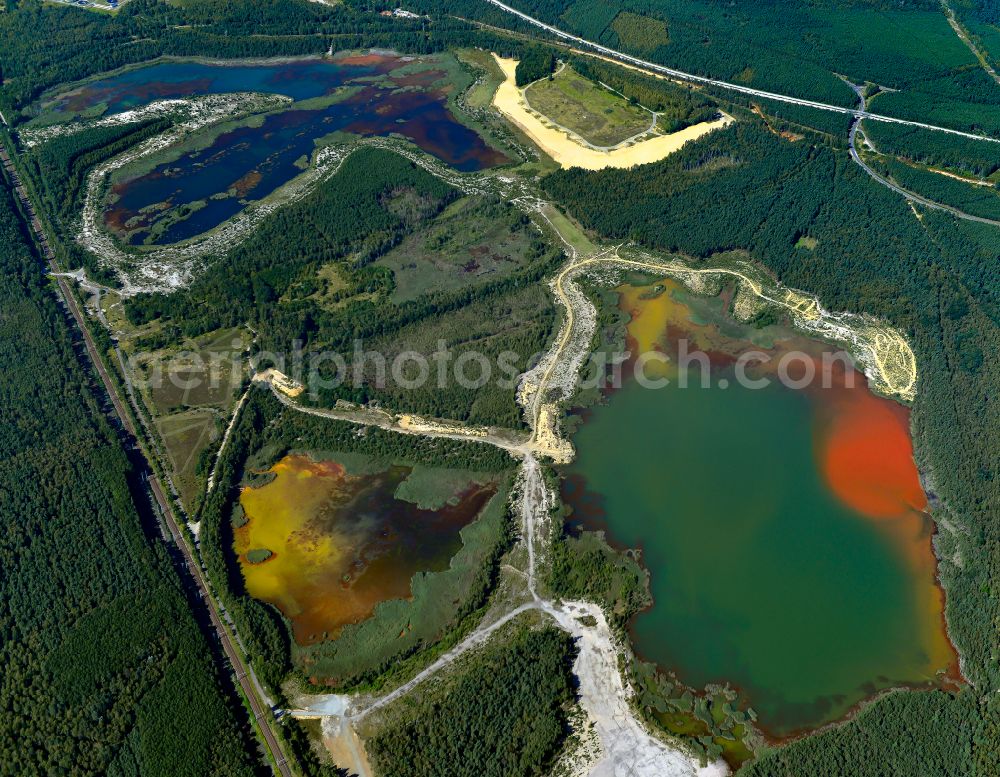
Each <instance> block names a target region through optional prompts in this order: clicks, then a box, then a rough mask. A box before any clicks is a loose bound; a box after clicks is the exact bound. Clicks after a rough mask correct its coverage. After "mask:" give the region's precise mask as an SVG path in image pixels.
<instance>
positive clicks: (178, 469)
mask: <svg viewBox="0 0 1000 777" xmlns="http://www.w3.org/2000/svg"><path fill="white" fill-rule="evenodd" d="M248 337H249V335H248V334H247V332H246V331H245V330H244V329H242V328H231V329H220V330H217V331H215V332H209V333H208V334H205V335H202V336H200V337H198V338H195V339H193V340H187V341H186V342H183V343H182V344H181V345H179V346H177V347H172V348H169V349H164V350H159V351H139V352H135V351H133V352H132V353H131V354H130V356H131V358H132V359H133V363H134V364H135V365H136V367H135V374H134V376H133V379H134V380H135V382H136V384H137V385H138V387H139V390H140V393H141V394H142V396H143V398H144V399H145V404H146V407H147V408H148V409H149V411H150V414H151V415H152V416H153V422H154V423H155V424H156V428H157V430H158V431H159V433H160V438H161V439H162V440H163V444H164V447H165V448H166V454H167V457H168V458H169V459H170V464H171V467H172V469H173V475H174V483H175V484H176V486H177V488H178V490H179V491H180V494H181V499H182V500H183V502H184V504H185V505H186V506H187V507H188V508H189V509H192V508H194V507H195V506H196V505H197V502H198V499H199V498H200V494H201V489H202V486H203V485H204V479H205V477H207V474H208V473H207V472H206V471H205V470H204V465H205V463H206V460H205V459H204V457H203V453H204V452H205V451H206V449H207V448H208V447H209V446H210V445H212V443H214V442H215V441H216V440H218V438H219V435H220V434H221V430H222V428H223V427H224V425H225V423H226V420H227V419H228V416H229V412H230V410H231V408H232V405H233V402H234V400H235V392H236V390H237V389H238V387H239V385H240V383H241V382H242V380H243V378H244V374H245V369H244V367H243V358H242V354H243V350H244V348H246V346H247V345H248V342H249V340H248Z"/></svg>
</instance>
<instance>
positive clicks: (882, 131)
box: [864, 122, 1000, 178]
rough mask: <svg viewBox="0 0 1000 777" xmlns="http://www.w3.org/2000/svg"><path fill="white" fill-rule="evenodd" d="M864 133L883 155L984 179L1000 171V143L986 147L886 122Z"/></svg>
mask: <svg viewBox="0 0 1000 777" xmlns="http://www.w3.org/2000/svg"><path fill="white" fill-rule="evenodd" d="M864 131H865V134H866V135H867V136H868V138H869V140H871V142H872V144H873V145H874V146H875V148H876V149H877V150H878V151H879V152H880V153H882V154H891V155H894V156H898V157H901V158H903V159H908V160H910V161H912V162H919V163H921V164H926V165H932V166H934V167H943V168H950V169H953V170H955V171H957V172H960V173H968V174H970V175H975V176H979V177H980V178H988V177H989V176H991V175H993V173H995V172H996V171H997V170H1000V143H983V142H982V141H978V140H968V139H966V138H962V137H956V136H954V135H946V134H944V133H942V132H932V131H930V130H924V129H920V128H919V127H907V126H905V125H902V124H889V123H886V122H865V124H864Z"/></svg>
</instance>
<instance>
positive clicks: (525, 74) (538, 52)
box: [514, 46, 556, 86]
mask: <svg viewBox="0 0 1000 777" xmlns="http://www.w3.org/2000/svg"><path fill="white" fill-rule="evenodd" d="M555 69H556V58H555V54H553V52H552V50H551V49H548V48H543V47H542V46H532V47H531V48H529V49H528V50H527V51H525V52H524V55H523V56H522V57H521V61H520V62H518V63H517V68H516V69H515V71H514V81H515V83H516V84H517V85H518V86H527V85H528V84H530V83H531V82H533V81H538V80H539V79H542V78H545V77H546V76H550V75H552V73H553V72H554V71H555Z"/></svg>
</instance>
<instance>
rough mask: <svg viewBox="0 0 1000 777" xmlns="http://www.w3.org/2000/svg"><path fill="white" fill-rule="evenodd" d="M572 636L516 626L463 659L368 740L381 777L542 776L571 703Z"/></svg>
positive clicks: (565, 724) (561, 735)
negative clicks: (435, 691) (455, 672)
mask: <svg viewBox="0 0 1000 777" xmlns="http://www.w3.org/2000/svg"><path fill="white" fill-rule="evenodd" d="M572 654H573V647H572V639H571V638H570V636H569V635H568V634H565V633H564V632H561V631H558V630H556V629H551V628H549V629H544V630H537V631H536V630H521V631H519V632H517V633H516V634H515V636H514V637H513V639H511V640H509V641H494V642H491V643H490V644H489V645H488V646H487V647H485V648H483V649H482V650H480V651H477V652H475V653H473V654H472V655H471V656H470V657H469V665H468V666H467V667H463V671H462V674H461V675H460V676H459V678H458V679H457V680H455V681H454V683H453V685H452V687H450V688H449V689H448V691H447V693H444V694H440V695H439V696H437V697H435V698H431V699H428V700H426V701H424V703H423V704H421V705H419V706H418V707H417V708H416V709H413V710H407V711H406V713H404V714H403V715H401V719H399V720H390V721H388V722H387V724H386V725H384V726H383V727H382V730H381V731H379V732H378V733H376V734H375V735H374V736H373V737H371V738H370V739H369V740H368V742H367V746H368V752H369V754H370V757H371V759H372V762H373V765H374V767H375V769H376V770H377V772H378V773H379V774H380V775H383V777H429V776H430V775H440V776H441V777H444V775H449V777H461V776H462V775H469V776H470V777H480V776H481V775H489V776H490V777H492V776H493V775H496V777H500V775H503V777H521V776H522V775H523V776H524V777H528V775H539V774H545V773H546V767H548V766H549V765H550V763H551V760H552V758H553V756H554V755H555V753H556V752H557V749H558V747H559V745H560V743H561V742H562V740H563V738H564V736H565V731H566V728H567V711H568V706H569V705H570V704H571V703H572V701H573V685H572V675H571V671H570V666H571V663H572Z"/></svg>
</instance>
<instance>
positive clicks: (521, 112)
mask: <svg viewBox="0 0 1000 777" xmlns="http://www.w3.org/2000/svg"><path fill="white" fill-rule="evenodd" d="M493 57H494V59H496V62H497V65H499V67H500V69H501V70H503V73H504V76H505V80H504V82H503V83H502V84H500V87H499V88H498V89H497V92H496V94H495V95H494V96H493V106H494V107H495V108H496V109H497V110H499V111H500V112H501V113H502V114H503V115H504V116H505V117H507V119H509V120H510V121H511V122H513V123H514V124H516V125H517V126H518V127H519V128H520V129H521V131H522V132H524V134H526V135H527V136H528V137H529V138H530V139H531V140H532V142H533V143H535V145H537V146H538V147H539V148H540V149H542V150H543V151H544V152H545V153H546V154H548V155H549V156H550V157H552V159H554V160H555V161H556V162H557V163H558V164H559V166H560V167H562V168H564V169H565V168H569V167H582V168H583V169H585V170H603V169H604V168H606V167H616V168H627V167H635V166H636V165H644V164H647V163H649V162H656V161H657V160H660V159H663V158H664V157H665V156H668V155H669V154H672V153H673V152H674V151H676V150H677V149H679V148H680V147H681V146H683V145H684V144H685V143H687V142H688V141H689V140H694V139H696V138H700V137H701V136H702V135H705V134H706V133H708V132H711V131H712V130H716V129H719V128H721V127H725V126H726V125H727V124H729V123H730V122H732V120H733V119H732V117H730V116H726V115H725V114H723V116H722V118H720V119H716V120H714V121H704V122H702V123H700V124H695V125H694V126H692V127H685V128H684V129H682V130H680V131H679V132H672V133H671V134H669V135H658V136H656V137H653V138H650V139H648V140H642V141H639V142H638V143H636V144H635V145H632V146H626V147H623V148H617V149H615V150H613V151H598V150H596V149H592V148H587V147H586V146H582V145H580V144H579V143H578V142H576V141H575V140H573V138H571V137H570V136H569V135H567V134H566V133H565V132H563V131H562V130H560V129H557V128H555V127H553V126H550V125H548V124H546V123H545V122H544V121H542V120H541V119H540V118H538V116H537V115H536V114H534V113H532V112H531V111H530V110H529V109H528V104H527V101H526V100H525V99H524V94H523V93H522V91H521V90H520V89H518V88H517V85H516V82H515V79H514V71H515V69H516V68H517V60H516V59H504V58H502V57H498V56H497V55H496V54H494V55H493Z"/></svg>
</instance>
